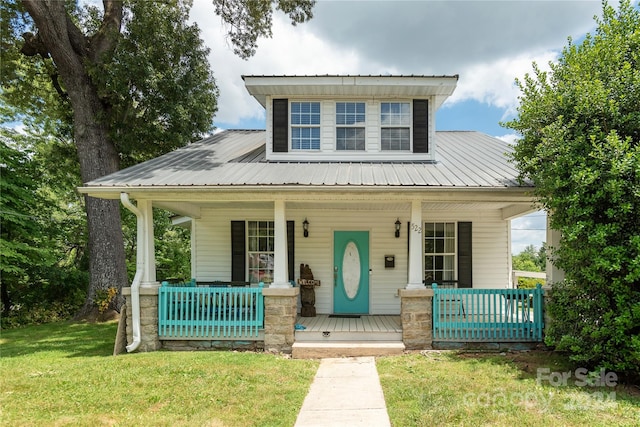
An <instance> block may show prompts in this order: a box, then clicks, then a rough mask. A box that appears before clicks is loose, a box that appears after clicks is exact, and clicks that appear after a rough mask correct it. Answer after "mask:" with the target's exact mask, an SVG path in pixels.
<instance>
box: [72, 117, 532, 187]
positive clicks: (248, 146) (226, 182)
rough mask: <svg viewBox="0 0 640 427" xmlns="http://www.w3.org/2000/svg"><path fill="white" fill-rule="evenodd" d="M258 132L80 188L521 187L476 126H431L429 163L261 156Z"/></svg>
mask: <svg viewBox="0 0 640 427" xmlns="http://www.w3.org/2000/svg"><path fill="white" fill-rule="evenodd" d="M265 138H266V132H265V131H264V130H226V131H223V132H220V133H217V134H215V135H213V136H210V137H208V138H206V139H203V140H201V141H198V142H195V143H192V144H189V145H187V146H186V147H183V148H180V149H178V150H175V151H173V152H170V153H167V154H165V155H163V156H160V157H157V158H155V159H151V160H149V161H146V162H143V163H140V164H138V165H135V166H132V167H130V168H127V169H123V170H121V171H118V172H116V173H113V174H111V175H108V176H105V177H102V178H99V179H96V180H93V181H90V182H88V183H86V184H85V185H84V187H82V188H80V191H81V192H82V193H88V194H92V195H96V196H98V197H101V196H102V197H104V196H106V194H105V193H106V192H112V191H116V190H117V191H128V190H130V189H135V188H138V189H142V188H145V189H156V190H160V189H162V188H165V189H168V188H171V189H173V190H175V189H176V188H178V189H179V188H189V189H190V190H196V189H202V190H205V191H206V190H211V189H215V188H221V187H225V188H229V187H232V188H238V189H242V188H250V187H256V186H259V187H263V186H278V187H283V186H287V187H295V186H305V189H308V188H309V187H308V186H311V187H322V188H325V189H328V188H331V187H336V188H338V187H339V188H341V189H345V188H354V189H355V188H365V187H367V188H372V187H374V188H378V189H383V188H389V189H390V190H401V189H407V190H409V189H412V190H421V189H427V188H434V189H435V188H439V189H445V188H451V189H458V188H459V189H465V190H472V189H485V190H486V189H499V188H503V189H504V188H510V189H517V188H519V189H523V190H524V189H527V188H530V187H532V185H531V183H529V182H524V183H520V182H519V181H518V179H517V176H518V172H517V170H516V169H515V167H514V166H513V165H512V164H511V163H510V162H509V161H508V159H507V156H506V154H507V153H509V152H511V147H510V146H509V144H507V143H506V142H504V141H502V140H499V139H497V138H493V137H490V136H488V135H486V134H483V133H480V132H467V131H445V132H436V152H437V157H438V160H437V161H436V162H424V161H419V162H408V161H402V162H380V161H375V162H367V161H361V162H339V161H331V162H307V161H305V162H296V161H267V160H266V156H265V141H266V139H265Z"/></svg>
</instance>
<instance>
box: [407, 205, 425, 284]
mask: <svg viewBox="0 0 640 427" xmlns="http://www.w3.org/2000/svg"><path fill="white" fill-rule="evenodd" d="M422 227H423V225H422V201H420V200H413V201H412V202H411V225H410V227H409V283H408V284H407V289H424V288H425V285H424V283H422V281H423V276H424V268H423V266H422V263H423V256H422V245H423V244H424V243H423V236H422Z"/></svg>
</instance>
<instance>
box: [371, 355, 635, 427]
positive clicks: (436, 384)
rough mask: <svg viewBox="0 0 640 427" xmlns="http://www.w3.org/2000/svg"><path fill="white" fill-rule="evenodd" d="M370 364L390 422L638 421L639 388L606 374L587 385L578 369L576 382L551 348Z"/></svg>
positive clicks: (618, 423) (531, 423)
mask: <svg viewBox="0 0 640 427" xmlns="http://www.w3.org/2000/svg"><path fill="white" fill-rule="evenodd" d="M377 368H378V373H379V375H380V382H381V384H382V388H383V390H384V396H385V400H386V402H387V410H388V411H389V416H390V418H391V421H392V424H393V425H394V426H436V425H437V426H442V425H455V426H489V425H490V426H518V427H523V426H585V425H588V426H638V425H640V389H638V388H637V387H635V386H620V385H618V386H617V387H611V386H612V385H613V382H614V379H613V377H612V376H611V375H610V374H609V376H607V374H606V373H605V375H603V379H604V381H602V384H601V385H600V386H598V387H588V386H586V385H584V384H583V383H584V382H586V381H584V379H585V375H584V374H583V372H582V371H579V372H577V374H578V378H577V379H578V381H577V384H578V385H576V372H575V371H572V370H571V369H570V368H568V367H567V365H566V363H565V360H564V359H563V358H562V357H561V356H559V355H557V354H554V353H551V352H537V351H534V352H513V353H511V352H506V353H473V354H470V353H457V352H422V353H420V354H411V355H404V356H401V357H385V358H380V359H378V360H377ZM538 369H540V371H539V370H538ZM569 374H570V377H569ZM538 377H540V380H539V381H538ZM564 379H566V385H565V381H564Z"/></svg>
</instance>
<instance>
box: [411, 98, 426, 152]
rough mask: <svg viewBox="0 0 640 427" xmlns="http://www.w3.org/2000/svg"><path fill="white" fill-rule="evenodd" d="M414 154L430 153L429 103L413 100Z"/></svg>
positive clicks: (424, 100)
mask: <svg viewBox="0 0 640 427" xmlns="http://www.w3.org/2000/svg"><path fill="white" fill-rule="evenodd" d="M413 152H414V153H428V152H429V101H427V100H426V99H414V100H413Z"/></svg>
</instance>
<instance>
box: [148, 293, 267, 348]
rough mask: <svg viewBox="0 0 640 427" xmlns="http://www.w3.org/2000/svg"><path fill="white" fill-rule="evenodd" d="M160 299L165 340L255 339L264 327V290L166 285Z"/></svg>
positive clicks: (161, 334)
mask: <svg viewBox="0 0 640 427" xmlns="http://www.w3.org/2000/svg"><path fill="white" fill-rule="evenodd" d="M158 298H159V299H158V335H159V337H160V338H161V339H184V340H188V339H208V338H211V339H234V338H237V339H251V338H253V339H255V338H257V337H258V333H259V330H260V329H262V328H263V326H264V299H263V296H262V287H257V288H250V287H221V286H214V287H198V286H196V284H195V281H192V282H187V283H179V284H173V285H169V284H168V283H166V282H163V284H162V286H161V287H160V289H159V292H158Z"/></svg>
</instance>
